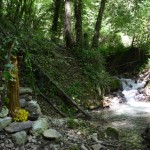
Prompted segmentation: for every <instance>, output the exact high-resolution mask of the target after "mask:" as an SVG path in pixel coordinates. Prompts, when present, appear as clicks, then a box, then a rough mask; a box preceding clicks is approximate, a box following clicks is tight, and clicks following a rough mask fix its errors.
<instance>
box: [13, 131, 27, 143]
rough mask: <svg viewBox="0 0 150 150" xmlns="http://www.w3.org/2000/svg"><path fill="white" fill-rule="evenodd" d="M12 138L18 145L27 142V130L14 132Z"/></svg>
mask: <svg viewBox="0 0 150 150" xmlns="http://www.w3.org/2000/svg"><path fill="white" fill-rule="evenodd" d="M12 138H13V140H14V141H15V142H16V144H18V145H21V144H25V143H26V142H27V140H28V139H27V133H26V132H25V131H21V132H17V133H15V134H13V135H12Z"/></svg>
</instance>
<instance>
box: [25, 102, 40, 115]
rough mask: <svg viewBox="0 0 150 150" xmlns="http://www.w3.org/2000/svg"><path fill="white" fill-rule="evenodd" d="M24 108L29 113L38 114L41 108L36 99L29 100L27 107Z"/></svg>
mask: <svg viewBox="0 0 150 150" xmlns="http://www.w3.org/2000/svg"><path fill="white" fill-rule="evenodd" d="M25 109H26V110H28V111H29V113H31V114H39V115H41V114H42V112H41V108H40V106H39V104H38V103H37V101H33V100H32V101H29V102H28V105H27V107H25Z"/></svg>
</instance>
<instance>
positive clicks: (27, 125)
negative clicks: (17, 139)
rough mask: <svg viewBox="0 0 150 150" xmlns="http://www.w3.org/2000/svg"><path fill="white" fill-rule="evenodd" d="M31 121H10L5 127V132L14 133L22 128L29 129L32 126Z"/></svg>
mask: <svg viewBox="0 0 150 150" xmlns="http://www.w3.org/2000/svg"><path fill="white" fill-rule="evenodd" d="M33 123H34V122H33V121H27V122H20V123H17V122H14V123H11V124H10V125H9V126H8V127H6V128H5V130H6V132H8V133H14V132H19V131H22V130H26V129H30V128H31V127H32V124H33Z"/></svg>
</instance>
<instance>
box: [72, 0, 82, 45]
mask: <svg viewBox="0 0 150 150" xmlns="http://www.w3.org/2000/svg"><path fill="white" fill-rule="evenodd" d="M74 16H75V32H76V44H77V46H78V47H82V0H75V1H74Z"/></svg>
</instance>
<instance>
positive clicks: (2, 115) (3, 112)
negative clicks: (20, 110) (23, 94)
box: [0, 107, 9, 118]
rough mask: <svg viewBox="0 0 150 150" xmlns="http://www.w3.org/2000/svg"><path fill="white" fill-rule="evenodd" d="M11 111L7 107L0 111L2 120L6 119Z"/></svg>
mask: <svg viewBox="0 0 150 150" xmlns="http://www.w3.org/2000/svg"><path fill="white" fill-rule="evenodd" d="M8 113H9V110H8V109H7V108H6V107H3V108H2V110H1V111H0V118H4V117H6V116H7V115H8Z"/></svg>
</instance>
